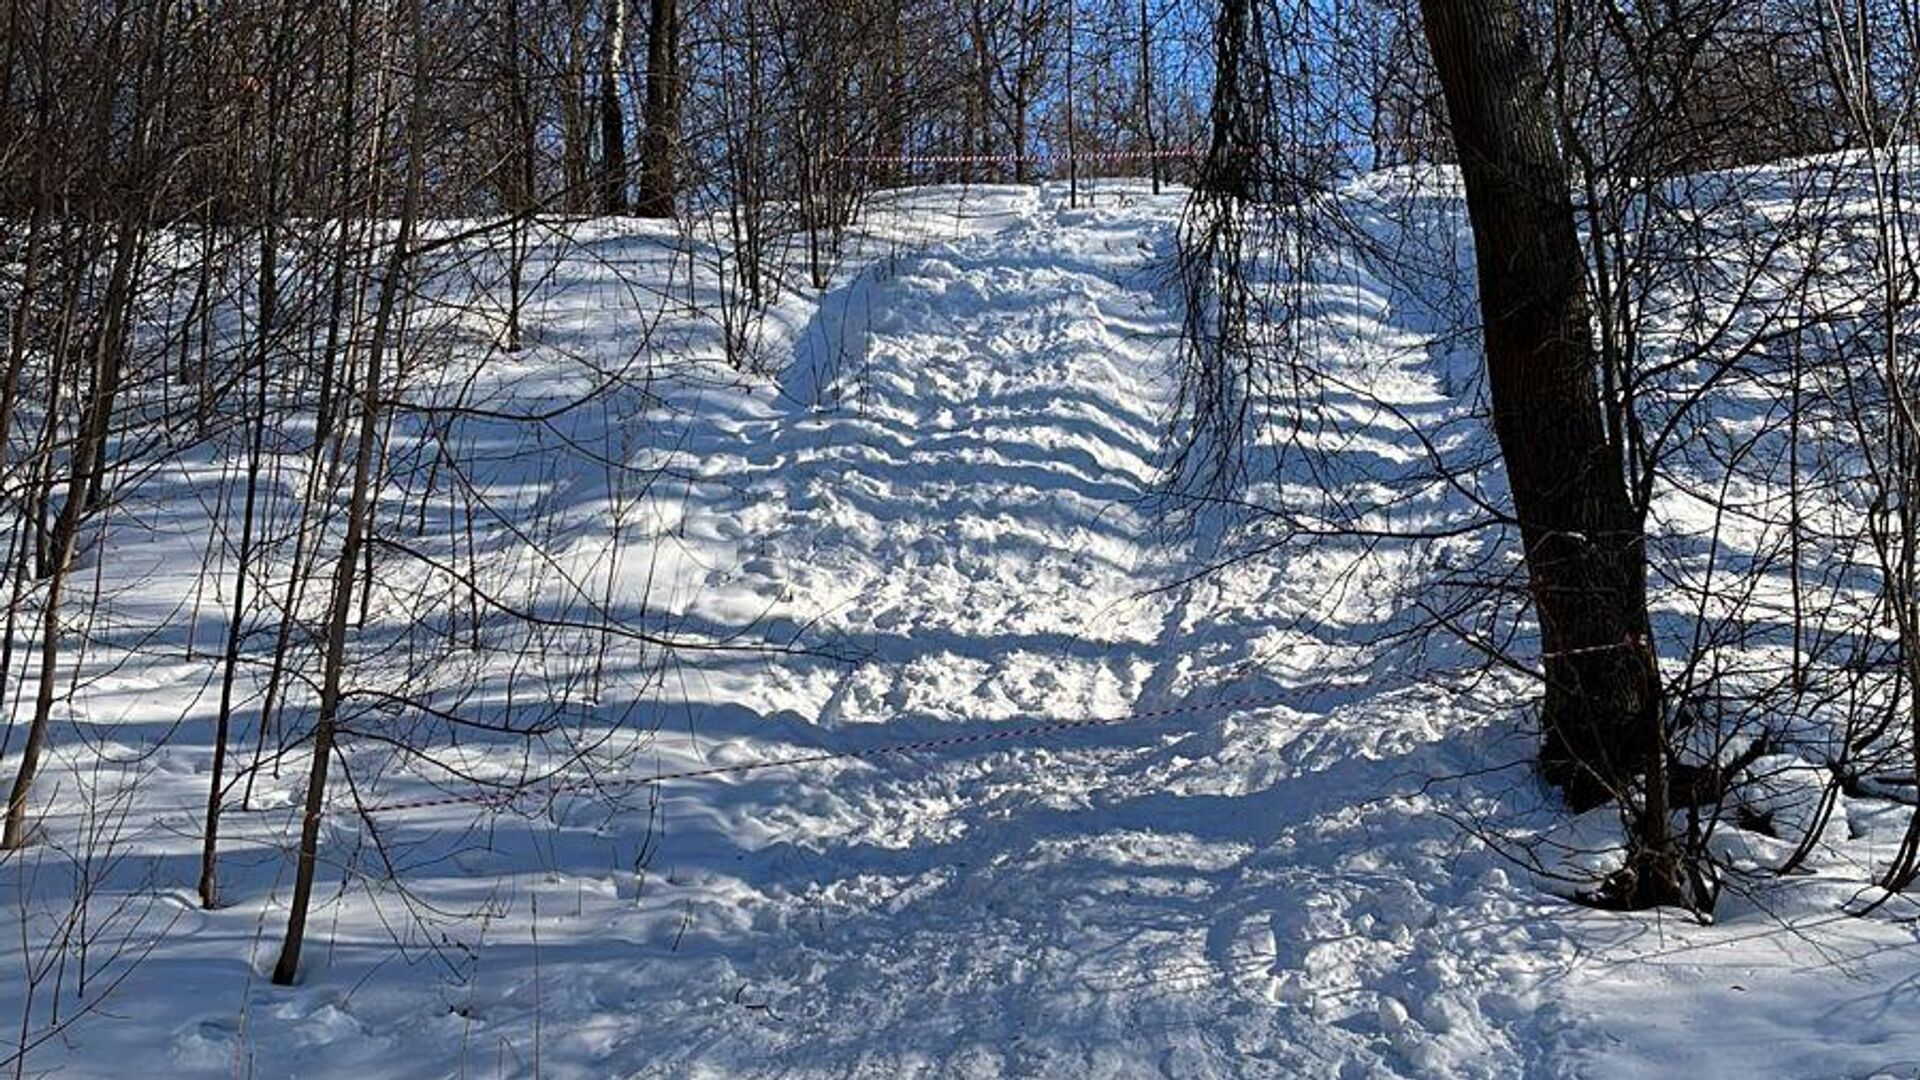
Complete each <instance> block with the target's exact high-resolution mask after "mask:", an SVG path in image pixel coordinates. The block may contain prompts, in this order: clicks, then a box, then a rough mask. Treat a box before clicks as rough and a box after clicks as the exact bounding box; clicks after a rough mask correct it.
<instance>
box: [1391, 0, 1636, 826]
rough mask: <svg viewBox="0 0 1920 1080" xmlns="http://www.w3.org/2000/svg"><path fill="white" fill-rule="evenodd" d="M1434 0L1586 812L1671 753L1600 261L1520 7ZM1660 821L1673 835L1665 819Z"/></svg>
mask: <svg viewBox="0 0 1920 1080" xmlns="http://www.w3.org/2000/svg"><path fill="white" fill-rule="evenodd" d="M1421 9H1422V11H1423V12H1424V14H1425V22H1426V33H1427V39H1428V43H1429V45H1430V46H1431V48H1432V50H1433V59H1434V65H1435V67H1436V69H1437V70H1438V73H1439V76H1440V82H1441V87H1442V89H1443V91H1444V93H1445V96H1446V102H1447V112H1448V115H1449V116H1450V118H1451V120H1452V127H1453V133H1454V139H1455V141H1456V142H1457V144H1458V147H1457V148H1458V151H1459V156H1460V165H1461V173H1462V177H1463V179H1464V180H1465V183H1466V194H1467V210H1468V215H1469V217H1470V219H1471V222H1472V226H1473V240H1474V250H1475V252H1476V257H1477V264H1478V275H1479V285H1480V308H1481V315H1482V318H1483V321H1484V323H1485V335H1486V356H1487V376H1488V386H1489V389H1490V392H1491V396H1492V399H1493V424H1494V431H1495V434H1496V435H1497V437H1498V439H1499V441H1500V448H1501V453H1502V456H1503V457H1504V458H1505V462H1506V469H1507V477H1508V482H1509V485H1510V486H1511V489H1512V492H1513V505H1514V512H1515V514H1516V516H1517V517H1518V518H1519V522H1520V532H1521V538H1522V541H1523V542H1524V544H1525V545H1526V566H1527V574H1528V584H1529V589H1530V592H1531V594H1532V598H1533V602H1534V607H1535V610H1536V611H1537V613H1538V616H1539V620H1540V632H1541V638H1542V646H1543V651H1544V656H1543V661H1544V664H1543V667H1544V670H1545V672H1546V677H1547V691H1546V701H1545V704H1544V706H1543V708H1542V712H1541V722H1542V727H1543V731H1544V739H1543V745H1542V748H1541V767H1542V771H1543V772H1544V773H1545V775H1546V776H1547V778H1548V779H1549V780H1550V781H1552V782H1553V783H1555V784H1558V785H1559V786H1560V787H1561V788H1562V789H1564V791H1565V792H1566V796H1567V800H1568V802H1569V803H1570V804H1571V805H1572V806H1573V807H1574V808H1575V809H1584V808H1588V807H1592V806H1595V805H1598V804H1599V803H1601V802H1604V801H1605V800H1607V799H1609V798H1612V797H1615V796H1620V795H1623V794H1624V793H1625V792H1626V791H1627V790H1628V780H1629V778H1630V777H1632V776H1633V775H1634V774H1636V773H1640V772H1657V770H1658V769H1659V767H1660V766H1661V765H1662V760H1661V759H1662V756H1663V755H1662V753H1661V752H1660V747H1661V746H1662V744H1663V739H1662V731H1661V724H1660V715H1661V703H1660V681H1659V673H1658V668H1657V665H1656V662H1655V656H1654V652H1653V649H1652V644H1651V641H1652V635H1651V632H1650V628H1649V623H1648V618H1647V585H1646V552H1645V539H1644V534H1643V523H1642V521H1641V518H1640V515H1639V514H1638V512H1637V511H1636V510H1635V509H1634V507H1633V505H1632V502H1631V501H1630V500H1629V498H1628V494H1627V488H1626V483H1625V480H1624V478H1623V477H1622V475H1621V471H1620V465H1619V461H1618V458H1617V456H1616V455H1615V454H1614V453H1613V451H1612V449H1611V448H1610V446H1609V444H1608V441H1607V432H1606V427H1605V422H1604V418H1603V411H1602V403H1601V400H1600V389H1599V386H1598V384H1597V381H1596V377H1595V368H1596V365H1597V356H1596V353H1595V349H1594V344H1593V330H1592V321H1591V318H1590V313H1589V309H1588V300H1587V287H1586V268H1585V262H1584V256H1583V254H1582V251H1581V247H1580V240H1579V235H1578V233H1577V232H1576V231H1575V227H1574V217H1573V207H1572V203H1571V199H1570V197H1569V194H1568V186H1567V175H1566V169H1565V164H1564V162H1563V160H1562V159H1561V157H1560V153H1559V150H1558V148H1557V147H1556V145H1555V143H1554V139H1553V128H1552V122H1551V117H1550V116H1549V114H1548V112H1547V105H1546V88H1545V86H1544V80H1543V77H1542V75H1541V69H1540V66H1539V63H1538V61H1537V59H1536V57H1535V54H1534V51H1533V47H1532V44H1531V43H1530V41H1529V40H1528V35H1527V32H1526V27H1525V25H1524V21H1523V16H1522V11H1521V8H1520V5H1519V4H1518V3H1517V2H1516V0H1421ZM1656 779H1659V780H1660V783H1661V784H1663V783H1664V779H1663V778H1659V777H1656V776H1649V777H1648V780H1649V784H1648V788H1649V790H1651V789H1653V788H1654V787H1656V786H1659V785H1657V784H1655V783H1654V782H1653V781H1655V780H1656ZM1663 796H1664V792H1659V793H1656V797H1655V798H1650V799H1649V802H1650V803H1651V802H1660V801H1664V800H1663V798H1662V797H1663ZM1646 809H1647V813H1646V814H1645V815H1644V816H1645V817H1648V818H1651V817H1652V816H1653V815H1654V813H1655V812H1656V809H1655V807H1653V806H1649V807H1647V808H1646ZM1661 816H1664V814H1663V813H1662V815H1661ZM1645 825H1646V827H1647V828H1648V829H1655V828H1657V829H1658V830H1659V831H1660V832H1661V834H1662V835H1664V831H1665V822H1664V821H1659V822H1654V821H1647V822H1646V823H1645Z"/></svg>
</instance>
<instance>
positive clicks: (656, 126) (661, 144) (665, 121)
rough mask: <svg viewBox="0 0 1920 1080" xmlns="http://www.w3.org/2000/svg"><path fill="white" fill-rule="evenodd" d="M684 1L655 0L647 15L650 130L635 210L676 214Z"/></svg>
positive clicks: (658, 215)
mask: <svg viewBox="0 0 1920 1080" xmlns="http://www.w3.org/2000/svg"><path fill="white" fill-rule="evenodd" d="M679 51H680V6H679V2H678V0H650V3H649V7H648V18H647V110H646V131H645V133H644V134H643V136H642V138H643V140H644V141H643V143H642V145H641V148H640V190H639V193H638V195H637V198H636V200H635V202H634V213H636V214H638V215H640V216H641V217H649V218H670V217H672V216H673V208H674V196H675V194H676V193H677V190H678V187H679V183H678V175H677V174H678V172H679V162H678V160H677V158H678V155H679V152H680V99H681V94H680V90H681V86H680V60H679Z"/></svg>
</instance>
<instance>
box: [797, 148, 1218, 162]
mask: <svg viewBox="0 0 1920 1080" xmlns="http://www.w3.org/2000/svg"><path fill="white" fill-rule="evenodd" d="M1201 155H1202V152H1201V151H1200V150H1197V149H1194V148H1192V147H1186V148H1183V149H1178V150H1099V151H1089V152H1086V153H1079V154H1068V153H1058V154H854V155H844V154H836V155H834V157H833V160H835V161H843V162H847V163H849V164H854V165H1015V164H1019V163H1020V162H1027V163H1029V164H1037V165H1046V164H1051V163H1053V162H1056V161H1074V160H1078V161H1150V160H1164V159H1172V158H1192V157H1200V156H1201Z"/></svg>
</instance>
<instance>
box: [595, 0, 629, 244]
mask: <svg viewBox="0 0 1920 1080" xmlns="http://www.w3.org/2000/svg"><path fill="white" fill-rule="evenodd" d="M602 32H603V33H604V34H606V41H605V42H604V43H603V48H602V49H601V53H600V209H601V210H602V211H603V212H604V213H608V214H620V213H625V212H626V209H627V117H626V112H625V110H624V109H623V108H622V107H621V105H620V72H621V69H622V68H624V67H625V66H626V59H627V0H607V17H606V26H605V27H604V29H603V30H602Z"/></svg>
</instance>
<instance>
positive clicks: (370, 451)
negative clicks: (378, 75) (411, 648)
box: [273, 0, 427, 986]
mask: <svg viewBox="0 0 1920 1080" xmlns="http://www.w3.org/2000/svg"><path fill="white" fill-rule="evenodd" d="M423 2H424V0H413V2H412V3H411V4H409V5H408V26H409V33H410V36H411V37H412V40H413V79H412V84H411V86H410V87H409V88H408V93H409V97H408V107H407V179H406V189H405V191H404V192H403V194H402V196H401V209H400V221H399V226H398V229H397V230H396V233H395V236H394V238H393V243H392V247H391V249H390V250H389V252H388V257H387V265H386V269H385V272H384V274H383V276H382V280H381V283H380V302H379V306H378V308H376V309H375V313H374V322H373V332H372V336H371V338H370V340H369V342H368V345H367V365H366V371H365V372H364V373H363V376H362V381H361V384H360V431H359V436H358V445H357V447H356V449H355V452H354V469H353V487H352V490H351V492H350V494H349V495H348V501H347V520H346V535H345V536H344V537H343V538H342V540H341V544H340V557H339V561H338V562H337V563H335V565H334V574H333V596H332V599H331V602H330V604H329V606H328V612H327V634H326V656H325V659H324V661H323V663H322V669H321V679H320V708H319V715H318V716H317V717H316V719H315V723H314V733H313V762H312V765H311V767H310V768H309V770H308V774H307V797H306V812H305V814H304V815H303V816H302V818H301V824H300V855H299V863H298V865H297V867H296V869H295V873H294V883H293V901H292V905H291V907H290V909H289V911H288V913H287V933H286V938H285V939H284V941H282V943H281V946H280V958H279V960H278V961H277V962H276V963H275V964H274V968H273V981H274V983H276V984H277V985H280V986H290V985H292V984H293V981H294V979H295V977H296V976H298V974H299V972H300V949H301V945H302V943H303V942H304V940H305V937H306V928H307V909H308V907H309V905H310V904H311V903H312V899H313V878H314V872H315V870H316V869H317V867H318V861H319V859H318V856H319V843H320V819H321V816H322V812H323V811H324V809H325V806H326V789H327V772H328V766H329V763H330V762H331V759H332V757H333V747H334V738H335V734H336V729H337V725H338V721H339V713H340V690H341V680H342V676H343V674H344V672H345V669H346V650H347V623H348V621H349V619H350V617H351V615H352V612H353V592H354V589H353V583H354V577H355V572H356V570H357V569H358V563H359V559H360V551H361V548H362V546H363V545H364V544H365V543H366V538H367V531H368V520H369V517H370V516H371V515H370V508H371V506H372V502H373V482H374V475H373V473H374V466H375V463H376V460H377V459H378V457H379V454H380V447H379V442H380V429H381V416H382V412H381V408H380V404H381V400H382V399H381V387H380V381H381V368H382V363H383V361H384V360H385V359H386V356H385V354H386V351H387V347H388V338H389V336H390V335H391V333H392V328H393V321H394V313H395V310H396V308H397V307H398V303H399V297H400V293H401V291H402V289H403V288H404V284H403V282H402V280H401V279H402V278H403V277H404V276H405V275H406V274H407V272H408V269H409V262H410V257H411V253H410V250H409V249H410V248H411V246H412V243H413V231H414V224H415V220H416V218H417V216H418V213H419V202H420V188H421V181H422V177H423V163H422V157H423V142H424V138H425V132H424V130H423V127H424V113H425V110H424V109H423V107H422V106H423V105H424V103H425V99H426V87H427V70H426V68H427V50H426V42H425V40H424V31H423V30H422V28H421V17H420V5H421V4H422V3H423Z"/></svg>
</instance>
